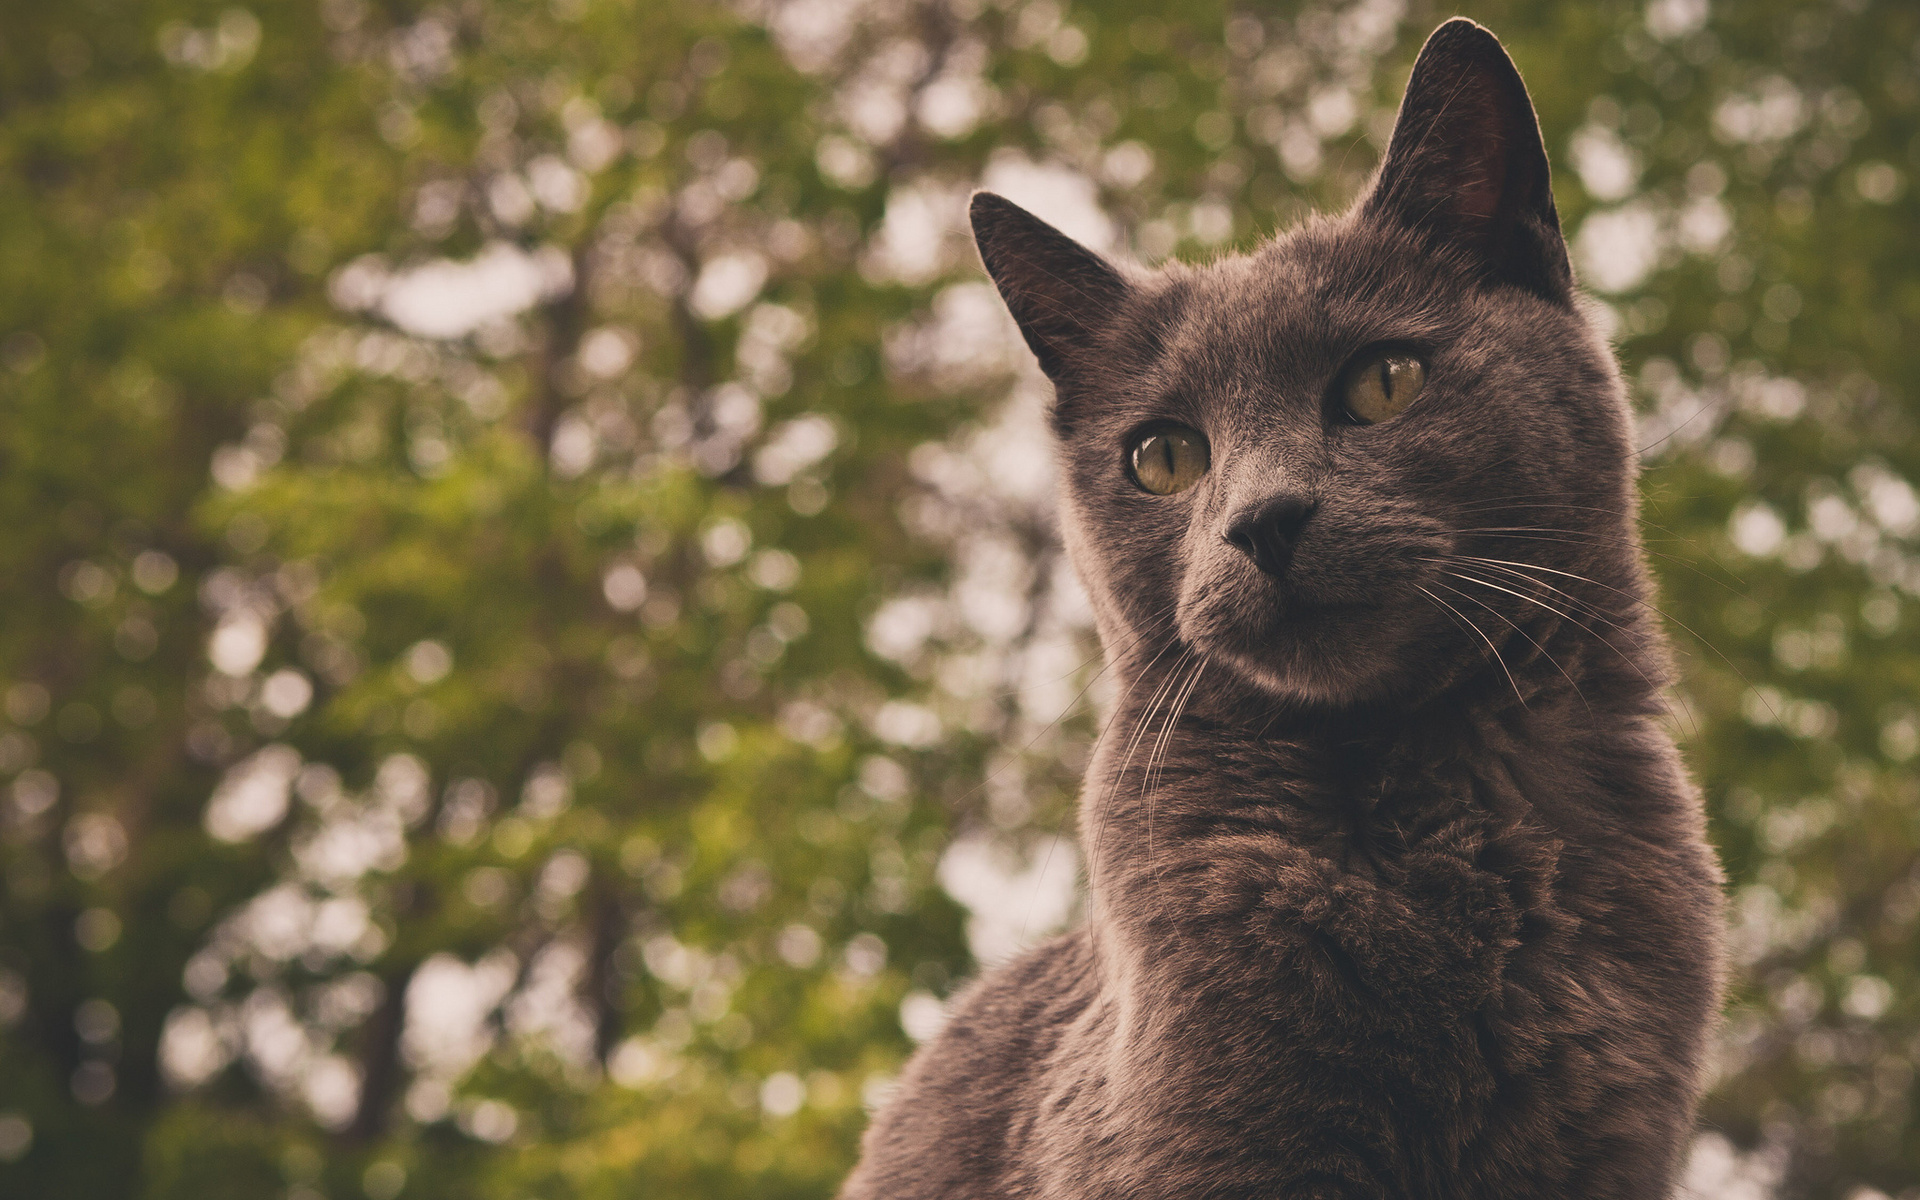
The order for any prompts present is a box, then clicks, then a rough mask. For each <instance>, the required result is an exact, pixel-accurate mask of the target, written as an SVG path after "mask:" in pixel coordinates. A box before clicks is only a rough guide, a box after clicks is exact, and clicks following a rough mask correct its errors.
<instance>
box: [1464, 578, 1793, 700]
mask: <svg viewBox="0 0 1920 1200" xmlns="http://www.w3.org/2000/svg"><path fill="white" fill-rule="evenodd" d="M1460 557H1463V558H1466V559H1468V560H1469V561H1480V562H1488V563H1496V564H1499V565H1503V566H1511V567H1525V568H1526V569H1528V570H1530V571H1545V572H1546V573H1548V574H1549V575H1559V576H1563V577H1565V578H1567V579H1573V580H1577V581H1579V582H1581V583H1587V584H1592V585H1593V586H1594V587H1597V588H1602V589H1604V590H1606V591H1609V592H1612V593H1614V594H1615V595H1617V596H1621V597H1623V598H1625V599H1627V600H1629V601H1631V602H1632V603H1634V604H1638V605H1640V606H1641V607H1642V608H1645V609H1646V610H1647V611H1649V612H1651V613H1654V614H1656V615H1657V616H1659V617H1661V618H1662V619H1664V620H1668V621H1672V622H1673V623H1674V624H1675V625H1678V626H1679V627H1680V628H1681V629H1683V630H1685V631H1686V632H1687V633H1688V634H1690V635H1692V637H1693V639H1694V640H1695V641H1697V642H1699V643H1700V644H1701V645H1703V646H1705V647H1706V648H1707V649H1709V650H1711V651H1713V652H1714V653H1715V654H1717V655H1719V657H1720V661H1721V662H1723V663H1725V664H1727V669H1728V670H1730V671H1732V672H1733V673H1734V674H1735V675H1737V676H1739V677H1740V682H1741V683H1743V684H1745V685H1746V686H1747V687H1748V688H1752V687H1753V681H1752V680H1750V679H1748V678H1747V676H1746V673H1745V672H1744V671H1742V670H1741V669H1740V668H1739V667H1737V666H1735V665H1734V662H1733V660H1732V659H1731V658H1728V657H1727V655H1726V654H1725V653H1724V652H1723V651H1721V649H1720V647H1718V646H1716V645H1714V644H1713V643H1712V642H1710V641H1708V640H1707V639H1706V638H1704V637H1702V636H1701V635H1700V633H1699V632H1698V631H1696V630H1695V629H1694V628H1693V626H1691V625H1688V624H1687V623H1686V622H1684V621H1682V620H1680V619H1679V618H1678V617H1676V616H1674V615H1673V614H1671V613H1669V612H1667V611H1666V610H1665V609H1663V608H1661V607H1660V606H1659V605H1657V604H1655V603H1653V602H1652V601H1650V600H1647V599H1645V598H1643V597H1640V596H1636V595H1634V594H1633V593H1632V592H1629V591H1626V590H1624V589H1621V588H1617V587H1614V586H1613V585H1611V584H1606V583H1601V582H1600V581H1599V580H1597V579H1589V578H1587V577H1586V576H1585V575H1580V574H1576V573H1575V572H1573V571H1562V570H1559V569H1558V568H1555V567H1543V566H1541V565H1540V564H1539V563H1517V562H1510V561H1508V560H1506V559H1498V558H1489V559H1476V558H1475V557H1474V556H1472V555H1462V556H1460ZM1763 699H1764V697H1763ZM1776 716H1777V714H1776Z"/></svg>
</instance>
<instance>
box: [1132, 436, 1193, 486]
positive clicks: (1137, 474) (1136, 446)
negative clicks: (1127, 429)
mask: <svg viewBox="0 0 1920 1200" xmlns="http://www.w3.org/2000/svg"><path fill="white" fill-rule="evenodd" d="M1127 461H1128V465H1130V466H1131V467H1132V468H1133V478H1134V482H1136V483H1138V484H1139V485H1140V486H1141V487H1143V488H1145V489H1147V490H1148V491H1149V492H1152V493H1153V494H1154V495H1156V496H1171V495H1173V494H1174V493H1175V492H1184V491H1186V490H1187V489H1188V488H1190V487H1192V486H1193V485H1194V484H1196V483H1198V482H1199V481H1200V477H1201V476H1202V475H1205V474H1206V473H1207V465H1208V461H1209V460H1208V456H1207V439H1206V438H1205V437H1203V436H1202V435H1201V433H1200V431H1199V430H1197V429H1189V428H1187V427H1186V426H1185V425H1158V426H1155V427H1154V428H1152V429H1149V430H1146V431H1145V432H1143V433H1141V434H1140V435H1138V436H1137V437H1136V438H1135V439H1134V442H1133V449H1132V451H1130V452H1129V453H1128V455H1127Z"/></svg>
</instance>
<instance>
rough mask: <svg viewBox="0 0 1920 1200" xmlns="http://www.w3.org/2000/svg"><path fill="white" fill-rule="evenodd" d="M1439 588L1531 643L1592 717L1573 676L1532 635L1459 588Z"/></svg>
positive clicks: (1550, 610)
mask: <svg viewBox="0 0 1920 1200" xmlns="http://www.w3.org/2000/svg"><path fill="white" fill-rule="evenodd" d="M1448 574H1450V575H1451V574H1453V572H1451V571H1449V572H1448ZM1456 578H1460V577H1459V576H1456ZM1436 582H1437V581H1436ZM1440 586H1441V587H1443V588H1446V589H1447V590H1448V591H1449V592H1452V593H1453V594H1454V595H1456V596H1458V597H1460V598H1461V599H1462V600H1466V601H1470V602H1471V603H1474V604H1477V605H1479V606H1480V607H1481V608H1484V609H1486V610H1487V611H1488V612H1490V613H1492V614H1493V615H1494V616H1496V617H1498V618H1500V620H1501V622H1502V623H1504V624H1505V625H1506V626H1507V627H1508V628H1510V629H1512V630H1513V631H1514V632H1515V633H1517V634H1519V635H1520V636H1521V637H1523V638H1526V639H1527V641H1528V642H1531V643H1532V644H1533V648H1534V649H1535V650H1538V651H1539V652H1540V657H1542V658H1544V659H1546V660H1547V661H1548V662H1550V663H1552V664H1553V669H1554V670H1556V671H1558V672H1560V675H1561V678H1563V679H1565V680H1566V681H1567V686H1568V687H1570V688H1572V689H1573V694H1574V695H1576V696H1578V697H1580V703H1582V704H1584V705H1586V706H1587V713H1588V715H1592V713H1593V704H1592V703H1591V702H1590V701H1589V700H1588V699H1587V694H1586V693H1585V692H1583V691H1581V690H1580V685H1579V684H1578V683H1577V682H1575V681H1574V678H1573V676H1571V675H1569V674H1567V669H1566V668H1565V667H1563V666H1561V665H1560V662H1559V660H1558V659H1556V658H1554V657H1553V655H1552V654H1549V653H1548V652H1547V648H1546V647H1545V646H1542V645H1541V644H1540V643H1539V642H1538V641H1537V640H1536V639H1535V638H1534V636H1533V635H1532V634H1530V633H1528V632H1527V631H1526V630H1524V629H1522V628H1520V626H1519V625H1518V624H1516V623H1515V622H1514V621H1513V620H1511V619H1510V618H1509V617H1508V616H1507V615H1506V614H1505V613H1503V612H1501V611H1500V610H1499V609H1497V608H1495V607H1493V606H1492V605H1491V604H1488V603H1487V602H1486V601H1484V600H1482V599H1480V598H1479V597H1477V596H1473V595H1470V594H1468V593H1467V592H1464V591H1461V590H1460V589H1459V588H1457V587H1454V586H1452V585H1451V584H1445V583H1443V584H1440ZM1541 607H1542V608H1546V606H1545V605H1541ZM1547 611H1549V612H1552V611H1553V610H1552V609H1548V610H1547ZM1576 624H1577V622H1576Z"/></svg>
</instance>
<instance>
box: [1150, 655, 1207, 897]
mask: <svg viewBox="0 0 1920 1200" xmlns="http://www.w3.org/2000/svg"><path fill="white" fill-rule="evenodd" d="M1207 661H1208V660H1207V656H1206V655H1204V654H1202V655H1200V656H1199V661H1198V662H1196V663H1195V664H1194V668H1193V674H1191V675H1189V676H1188V677H1187V683H1186V686H1185V687H1184V688H1183V689H1181V691H1180V694H1179V695H1178V696H1176V697H1175V698H1174V701H1173V704H1172V705H1171V706H1169V708H1168V711H1167V720H1166V724H1165V725H1163V726H1162V727H1161V729H1160V742H1159V744H1158V745H1157V746H1155V747H1154V751H1153V753H1152V754H1149V755H1148V756H1147V767H1146V770H1145V771H1143V772H1142V773H1141V776H1140V795H1141V799H1143V800H1144V801H1145V802H1146V808H1147V870H1148V872H1149V873H1152V872H1153V871H1154V856H1153V797H1154V794H1155V793H1156V792H1158V791H1159V790H1160V778H1161V775H1160V773H1158V772H1164V771H1165V769H1166V763H1167V751H1168V750H1169V749H1170V748H1171V747H1172V745H1173V731H1174V729H1175V727H1176V726H1177V725H1178V724H1179V722H1180V716H1181V714H1182V713H1183V712H1185V711H1186V707H1187V701H1188V700H1189V699H1191V698H1192V696H1193V690H1194V688H1195V687H1197V686H1199V683H1200V676H1201V674H1202V673H1204V672H1205V671H1206V669H1207ZM1156 758H1157V759H1158V760H1159V767H1158V772H1157V771H1156V768H1155V759H1156ZM1156 877H1157V876H1156Z"/></svg>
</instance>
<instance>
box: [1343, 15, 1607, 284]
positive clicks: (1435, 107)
mask: <svg viewBox="0 0 1920 1200" xmlns="http://www.w3.org/2000/svg"><path fill="white" fill-rule="evenodd" d="M1360 210H1361V212H1362V213H1363V214H1364V215H1366V216H1368V217H1371V218H1374V219H1385V220H1392V221H1395V222H1397V223H1399V224H1401V225H1403V226H1405V227H1407V228H1410V229H1412V230H1414V231H1415V232H1417V233H1419V234H1422V235H1423V236H1426V237H1428V238H1430V239H1431V241H1432V243H1433V244H1434V245H1436V246H1437V247H1441V248H1446V249H1455V250H1464V251H1466V252H1467V254H1468V255H1469V256H1470V259H1471V261H1472V263H1473V264H1474V266H1475V267H1476V268H1478V269H1480V270H1481V271H1483V272H1484V273H1485V274H1486V276H1487V277H1488V278H1490V279H1492V280H1496V281H1499V282H1503V283H1511V284H1515V285H1517V286H1519V287H1523V288H1526V289H1527V290H1528V291H1531V292H1535V293H1537V294H1539V295H1541V296H1544V297H1546V298H1547V299H1550V300H1555V301H1559V302H1561V303H1568V302H1570V301H1571V299H1572V294H1573V273H1572V271H1571V270H1570V269H1569V268H1568V266H1567V246H1566V241H1565V240H1564V239H1563V238H1562V237H1561V234H1560V217H1559V214H1558V213H1557V212H1556V211H1555V210H1554V207H1553V189H1552V186H1551V181H1550V179H1549V177H1548V174H1547V151H1546V147H1545V145H1544V144H1543V143H1542V142H1541V139H1540V120H1539V118H1538V117H1537V116H1535V115H1534V111H1533V101H1532V100H1531V99H1529V98H1528V96H1527V87H1526V84H1524V83H1522V82H1521V81H1520V72H1519V71H1518V70H1516V69H1515V68H1514V65H1513V60H1512V59H1511V58H1508V57H1507V52H1506V50H1505V49H1504V48H1502V47H1501V45H1500V41H1499V39H1497V38H1495V37H1494V36H1493V34H1491V33H1489V32H1488V31H1487V30H1485V29H1484V28H1482V27H1481V26H1479V25H1476V24H1474V23H1473V22H1472V21H1469V20H1467V19H1466V18H1465V17H1455V18H1454V19H1453V20H1451V21H1448V22H1447V23H1446V24H1444V25H1442V26H1440V28H1438V29H1436V30H1434V31H1433V36H1431V37H1429V38H1428V39H1427V44H1426V45H1425V46H1424V47H1422V48H1421V50H1420V57H1419V59H1418V60H1417V61H1416V62H1415V63H1414V64H1413V77H1412V78H1411V79H1410V80H1408V81H1407V94H1406V96H1405V97H1404V98H1403V99H1402V100H1401V101H1400V115H1399V118H1398V119H1397V120H1396V121H1395V122H1394V126H1393V140H1392V142H1391V143H1390V144H1389V145H1388V147H1387V156H1386V160H1385V162H1384V163H1382V165H1381V167H1380V173H1379V175H1378V177H1377V178H1376V179H1375V181H1374V185H1373V188H1372V190H1371V191H1370V192H1369V193H1368V194H1367V196H1366V198H1365V199H1364V200H1362V201H1361V205H1360Z"/></svg>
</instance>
